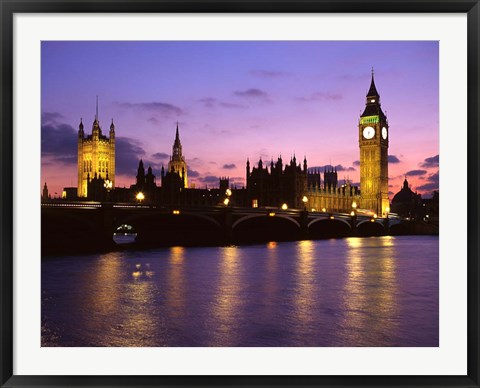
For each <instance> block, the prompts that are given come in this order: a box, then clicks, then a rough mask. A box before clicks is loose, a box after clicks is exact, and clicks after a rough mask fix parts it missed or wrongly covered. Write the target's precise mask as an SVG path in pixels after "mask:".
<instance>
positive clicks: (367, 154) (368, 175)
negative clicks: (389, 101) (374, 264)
mask: <svg viewBox="0 0 480 388" xmlns="http://www.w3.org/2000/svg"><path fill="white" fill-rule="evenodd" d="M389 135H390V134H389V131H388V120H387V117H386V116H385V114H384V113H383V111H382V108H381V106H380V95H379V94H378V92H377V88H376V87H375V81H374V77H373V69H372V81H371V83H370V89H369V90H368V93H367V98H366V104H365V110H364V111H363V113H362V115H361V116H360V121H359V124H358V139H359V141H358V142H359V146H360V192H361V207H362V208H364V209H368V210H371V211H373V212H375V213H376V214H377V215H378V216H379V217H382V216H385V215H386V213H387V208H388V207H389V201H388V141H389Z"/></svg>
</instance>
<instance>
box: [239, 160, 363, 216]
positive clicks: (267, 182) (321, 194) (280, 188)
mask: <svg viewBox="0 0 480 388" xmlns="http://www.w3.org/2000/svg"><path fill="white" fill-rule="evenodd" d="M246 172H247V203H248V204H249V206H252V207H263V206H272V207H279V208H280V207H282V206H283V205H284V204H286V207H287V208H296V209H302V208H307V209H308V210H316V211H322V210H323V209H325V211H328V212H350V211H351V208H352V203H353V202H354V201H356V202H357V203H358V201H359V200H360V192H359V190H358V188H357V187H355V186H352V185H351V184H350V182H348V181H347V182H345V184H343V185H342V186H341V187H338V175H337V171H336V169H335V168H334V167H330V168H326V169H325V170H324V172H323V180H322V176H321V172H320V171H318V169H314V170H309V169H308V167H307V159H306V158H305V159H304V160H303V167H302V165H300V164H298V165H297V161H296V158H295V156H294V157H293V158H292V159H290V163H288V164H286V165H285V166H283V161H282V158H281V157H279V158H278V160H277V161H276V162H275V163H274V162H273V161H272V162H271V163H270V169H269V166H268V165H267V166H265V167H264V165H263V162H262V160H261V159H260V160H259V162H258V164H257V165H256V166H255V167H253V168H252V169H251V168H250V162H249V161H248V160H247V168H246ZM304 196H305V197H306V199H307V201H306V202H304V198H303V197H304Z"/></svg>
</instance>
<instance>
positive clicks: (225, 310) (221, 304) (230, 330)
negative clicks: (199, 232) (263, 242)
mask: <svg viewBox="0 0 480 388" xmlns="http://www.w3.org/2000/svg"><path fill="white" fill-rule="evenodd" d="M219 266H220V267H219V271H218V272H219V274H218V275H219V281H218V286H217V289H216V292H215V296H214V298H213V300H214V302H213V308H212V318H213V322H214V323H215V325H216V329H215V330H214V331H213V332H212V337H213V339H212V340H213V343H214V344H217V343H222V344H223V345H222V346H229V345H231V346H234V345H235V342H236V330H235V328H236V325H237V323H238V319H239V317H240V315H241V314H242V311H241V308H240V306H241V305H242V304H243V303H244V301H243V300H242V298H241V297H240V293H241V291H242V287H243V286H244V285H243V284H242V283H241V282H242V280H241V276H240V271H241V255H240V251H239V249H238V248H237V247H225V248H222V250H221V257H220V263H219Z"/></svg>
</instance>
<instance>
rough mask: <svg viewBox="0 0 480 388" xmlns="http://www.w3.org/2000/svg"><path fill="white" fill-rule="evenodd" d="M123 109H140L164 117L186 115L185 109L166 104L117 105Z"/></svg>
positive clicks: (126, 103) (124, 103)
mask: <svg viewBox="0 0 480 388" xmlns="http://www.w3.org/2000/svg"><path fill="white" fill-rule="evenodd" d="M117 104H118V106H120V107H121V108H127V109H139V110H144V111H149V112H156V113H158V114H160V115H162V116H168V117H170V116H179V115H182V114H184V111H183V109H181V108H180V107H178V106H176V105H173V104H168V103H166V102H156V101H154V102H142V103H132V102H119V103H117Z"/></svg>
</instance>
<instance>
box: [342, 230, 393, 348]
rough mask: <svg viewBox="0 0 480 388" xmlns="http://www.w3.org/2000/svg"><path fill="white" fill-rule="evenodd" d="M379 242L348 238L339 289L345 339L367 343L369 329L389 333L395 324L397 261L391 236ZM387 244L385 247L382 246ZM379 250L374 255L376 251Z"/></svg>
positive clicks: (368, 340)
mask: <svg viewBox="0 0 480 388" xmlns="http://www.w3.org/2000/svg"><path fill="white" fill-rule="evenodd" d="M381 239H382V240H381V242H382V246H380V247H379V246H378V240H377V241H376V242H375V245H373V244H372V242H371V240H369V239H366V238H348V239H346V241H347V244H348V248H349V249H348V250H347V262H346V281H345V286H344V291H343V304H344V311H345V313H344V319H343V322H342V323H341V331H342V335H341V336H343V337H344V338H343V339H344V340H345V342H347V343H348V342H350V343H356V344H358V345H362V344H363V345H368V344H369V343H370V342H371V341H373V340H374V339H373V338H370V337H369V336H370V334H371V333H377V334H376V335H378V333H385V334H387V333H392V332H394V331H395V329H396V327H397V322H398V320H397V316H398V303H399V301H398V299H397V291H398V284H397V263H396V261H395V252H394V249H393V248H391V249H388V248H389V247H393V240H392V239H393V237H387V238H384V237H382V238H381ZM385 248H387V249H385ZM380 251H381V252H382V255H381V256H378V252H380ZM385 346H388V344H385Z"/></svg>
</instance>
